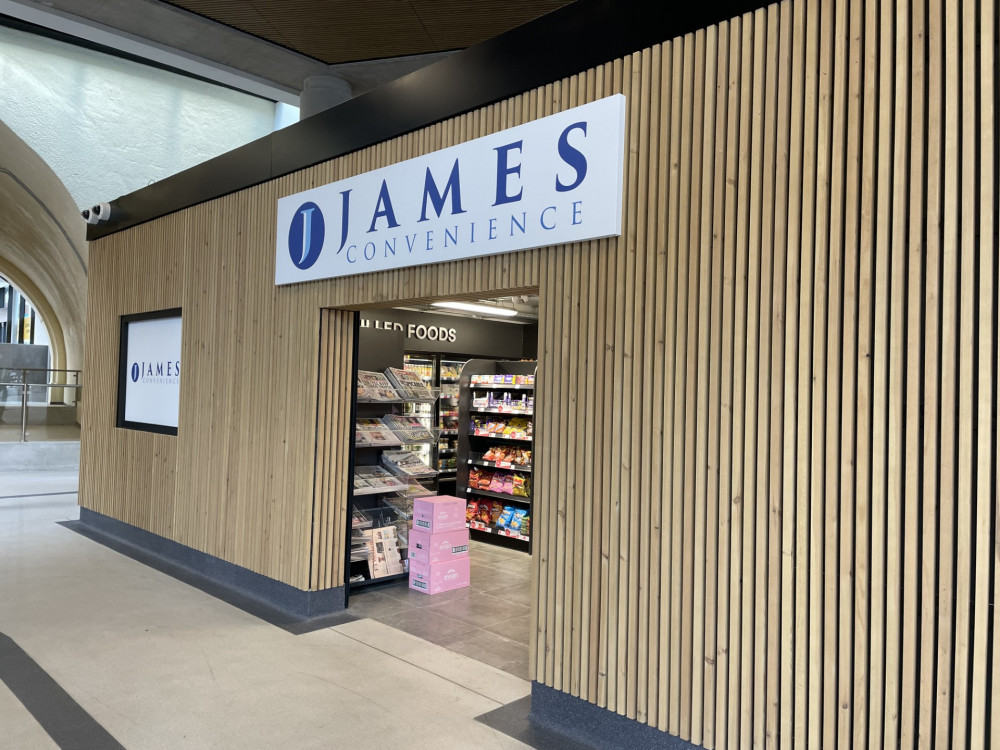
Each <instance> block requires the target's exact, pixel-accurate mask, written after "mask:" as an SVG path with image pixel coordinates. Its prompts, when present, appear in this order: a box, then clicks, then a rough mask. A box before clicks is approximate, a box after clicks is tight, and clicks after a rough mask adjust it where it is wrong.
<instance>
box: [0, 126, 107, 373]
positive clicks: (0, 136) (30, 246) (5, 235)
mask: <svg viewBox="0 0 1000 750" xmlns="http://www.w3.org/2000/svg"><path fill="white" fill-rule="evenodd" d="M85 228H86V224H85V223H84V222H83V220H82V219H81V218H80V215H79V212H78V209H77V207H76V205H75V204H74V202H73V199H72V197H71V196H70V194H69V192H68V191H67V190H66V188H65V186H64V185H63V184H62V182H61V181H60V180H59V178H58V177H57V176H56V174H55V173H54V172H53V171H52V169H51V168H50V167H49V166H48V164H46V163H45V161H44V160H43V159H42V158H41V157H40V156H39V155H38V154H37V153H36V152H35V151H34V150H32V149H31V147H29V146H28V145H27V144H26V143H25V142H24V141H22V140H21V139H20V138H19V137H18V136H17V135H16V134H15V133H14V132H13V131H12V130H11V129H10V128H8V127H7V126H6V125H4V124H3V123H2V122H0V274H2V275H3V276H5V277H6V278H8V279H10V281H11V282H13V283H14V284H15V285H16V286H17V287H19V288H20V289H21V290H22V291H23V292H24V294H25V295H27V296H28V297H29V298H30V299H31V301H32V303H33V304H34V305H35V308H36V309H37V310H38V312H39V314H40V315H41V316H42V319H43V320H44V322H45V325H46V327H47V328H48V331H49V338H50V343H51V347H52V367H53V368H56V369H82V368H83V341H84V331H85V325H86V305H87V244H86V231H85Z"/></svg>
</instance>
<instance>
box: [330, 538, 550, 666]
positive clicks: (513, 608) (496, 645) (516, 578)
mask: <svg viewBox="0 0 1000 750" xmlns="http://www.w3.org/2000/svg"><path fill="white" fill-rule="evenodd" d="M469 554H470V556H471V557H472V574H471V583H470V586H469V588H465V589H458V590H457V591H448V592H446V593H444V594H436V595H434V596H428V595H426V594H421V593H419V592H416V591H412V590H411V589H410V588H409V587H408V586H407V582H406V581H398V582H395V583H392V584H389V585H388V586H386V587H382V588H367V589H361V590H359V591H356V592H353V593H352V594H351V598H350V604H349V609H350V612H352V613H353V614H356V615H362V616H364V617H370V618H373V619H375V620H378V621H379V622H383V623H385V624H386V625H390V626H392V627H394V628H398V629H399V630H403V631H405V632H407V633H411V634H412V635H416V636H418V637H420V638H423V639H425V640H429V641H431V642H433V643H437V644H440V645H442V646H444V647H445V648H447V649H449V650H451V651H455V652H457V653H460V654H464V655H466V656H471V657H472V658H473V659H477V660H479V661H482V662H484V663H486V664H490V665H492V666H494V667H497V668H498V669H502V670H504V671H505V672H510V673H511V674H513V675H516V676H518V677H520V678H522V679H525V680H526V679H528V634H529V630H530V627H531V625H530V622H529V616H530V613H531V609H530V600H531V577H530V576H531V558H530V557H529V556H528V555H527V554H526V553H524V552H519V551H517V550H512V549H505V548H503V547H497V546H495V545H490V544H484V543H482V542H476V541H473V542H472V543H471V544H470V546H469Z"/></svg>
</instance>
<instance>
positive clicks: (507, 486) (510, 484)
mask: <svg viewBox="0 0 1000 750" xmlns="http://www.w3.org/2000/svg"><path fill="white" fill-rule="evenodd" d="M500 491H501V492H503V493H504V494H505V495H513V494H514V477H512V476H511V475H510V474H508V475H507V476H505V477H504V478H503V489H502V490H500Z"/></svg>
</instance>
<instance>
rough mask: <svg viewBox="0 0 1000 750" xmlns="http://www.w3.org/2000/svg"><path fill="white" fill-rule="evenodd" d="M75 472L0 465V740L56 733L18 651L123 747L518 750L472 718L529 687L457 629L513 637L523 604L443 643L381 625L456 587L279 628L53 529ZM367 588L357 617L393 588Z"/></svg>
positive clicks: (502, 576) (497, 564)
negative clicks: (334, 621) (472, 647)
mask: <svg viewBox="0 0 1000 750" xmlns="http://www.w3.org/2000/svg"><path fill="white" fill-rule="evenodd" d="M76 482H77V478H76V473H75V472H66V473H53V472H49V473H45V474H37V473H34V472H14V473H3V472H0V634H2V635H5V636H8V637H9V638H10V639H12V642H13V644H15V645H16V649H15V648H12V647H9V646H8V647H6V650H4V648H0V727H2V739H0V746H2V747H11V748H17V749H18V750H32V749H33V748H52V747H57V744H56V742H55V741H54V740H53V739H52V737H51V736H50V734H53V733H56V734H58V732H57V731H56V730H59V731H62V732H64V734H63V735H62V736H63V737H65V731H67V727H65V726H63V727H61V728H59V727H53V726H52V721H54V720H53V719H52V716H51V712H50V715H49V716H48V717H44V716H42V714H44V710H38V708H37V706H38V704H37V703H32V701H31V700H28V698H30V697H31V696H30V695H28V694H26V693H24V692H23V681H22V683H20V686H21V688H22V692H21V693H20V696H21V697H20V698H19V697H18V696H16V695H15V692H16V686H17V685H18V684H19V683H18V682H17V681H18V679H22V678H23V670H22V674H21V676H20V677H19V676H18V675H17V674H14V672H15V671H16V670H12V669H11V664H12V659H11V653H12V652H13V651H15V650H16V651H17V652H18V653H21V652H22V651H23V654H24V655H26V656H25V657H24V658H25V659H29V660H33V661H34V663H35V664H37V666H38V667H39V668H40V670H39V671H40V672H42V674H43V675H44V674H45V673H47V677H50V678H51V680H52V685H54V686H57V687H59V688H61V689H62V690H64V691H65V692H66V693H67V694H68V699H70V700H71V701H75V703H76V704H78V707H79V711H80V713H82V714H83V715H85V716H88V717H89V718H90V719H92V720H93V722H95V723H96V725H98V726H99V728H103V730H105V731H106V732H107V733H109V734H110V735H111V736H112V737H113V738H114V739H115V740H117V742H118V743H120V744H121V745H122V746H124V747H126V748H130V749H131V748H178V747H184V748H274V747H284V748H357V747H406V748H411V749H419V748H435V750H441V749H442V748H524V747H527V745H524V744H522V743H520V742H518V741H516V740H514V739H511V738H510V737H508V736H507V735H504V734H502V733H500V732H497V731H496V730H494V729H491V728H489V727H487V726H485V725H484V724H482V723H479V722H477V721H475V720H474V718H475V717H476V716H479V715H481V714H483V713H486V712H488V711H492V710H494V709H497V708H499V707H500V706H502V705H505V704H508V703H511V702H513V701H516V700H518V699H521V698H523V697H524V696H526V695H528V694H529V692H530V685H529V683H528V682H526V681H525V680H523V679H521V678H520V677H518V676H515V674H511V672H517V671H518V669H517V668H516V667H515V666H514V663H513V662H514V659H513V657H512V658H511V663H510V665H508V666H507V667H506V669H507V671H504V669H498V668H497V667H494V666H491V665H489V664H485V663H483V662H481V661H478V660H476V659H472V658H469V657H468V656H466V655H464V654H463V653H461V652H462V651H463V647H462V646H461V645H460V642H461V641H462V638H463V636H465V635H468V634H469V633H472V634H474V635H476V636H478V637H479V638H480V639H482V638H484V637H488V636H484V635H483V634H487V633H492V634H494V635H496V636H497V637H500V638H506V639H507V640H510V642H511V643H512V644H515V645H516V641H515V640H514V639H513V638H508V635H514V634H515V633H514V631H515V630H519V629H521V628H522V625H521V622H522V618H523V617H524V614H523V613H522V612H521V610H520V609H517V607H523V606H524V605H523V604H517V603H511V605H510V606H511V607H513V609H511V610H509V611H510V612H511V613H513V616H511V617H508V618H505V619H500V620H497V621H496V622H485V621H483V622H479V623H478V624H476V623H471V622H468V621H467V620H468V619H469V617H470V615H466V616H465V619H464V620H460V622H462V623H463V625H462V626H461V627H462V628H465V629H464V631H463V632H462V633H453V634H452V635H451V636H448V637H440V638H438V639H437V640H438V641H439V643H443V644H445V645H438V644H435V643H430V642H428V641H426V640H423V639H421V638H418V637H416V636H414V635H412V634H411V633H408V632H404V631H403V630H400V629H397V628H394V627H390V625H389V624H387V623H391V622H392V617H393V616H399V615H404V616H405V613H406V612H408V611H410V610H415V609H417V608H418V605H419V606H420V607H421V608H426V611H427V612H431V613H433V614H435V615H436V616H438V617H442V618H445V619H447V618H448V615H449V612H450V614H451V615H452V616H453V618H452V619H457V618H458V615H457V614H456V613H459V614H460V611H461V607H462V606H465V605H460V604H459V603H458V598H457V597H451V601H447V600H445V599H440V598H439V597H425V596H423V595H417V594H414V596H421V597H422V599H421V600H419V602H414V603H412V604H410V605H409V606H408V607H402V606H401V607H400V608H399V610H398V611H397V612H394V613H389V612H387V611H384V612H381V613H378V617H379V618H380V620H381V621H379V620H375V619H360V620H358V621H356V622H350V623H347V624H343V625H339V626H336V627H332V628H327V629H323V630H319V631H315V632H312V633H309V634H306V635H299V636H296V635H291V634H290V633H288V632H287V631H285V630H282V629H281V628H278V627H274V626H272V625H269V624H267V623H265V622H263V621H261V620H259V619H257V618H255V617H253V616H251V615H249V614H247V613H245V612H243V611H241V610H239V609H236V608H234V607H232V606H230V605H228V604H226V603H224V602H222V601H220V600H218V599H215V598H214V597H211V596H209V595H208V594H205V593H203V592H201V591H199V590H198V589H195V588H192V587H190V586H187V585H185V584H183V583H181V582H179V581H177V580H175V579H173V578H171V577H169V576H166V575H164V574H162V573H159V572H157V571H155V570H153V569H151V568H148V567H146V566H144V565H142V564H140V563H137V562H135V561H133V560H131V559H129V558H126V557H124V556H122V555H119V554H117V553H116V552H113V551H111V550H109V549H107V548H106V547H104V546H102V545H100V544H97V543H95V542H92V541H90V540H89V539H86V538H85V537H83V536H80V535H79V534H76V533H73V532H72V531H70V530H68V529H66V528H64V527H62V526H60V525H58V523H57V521H60V520H72V519H75V518H77V516H78V511H77V507H76V495H75V490H76V486H77V484H76ZM481 557H482V559H481V560H480V561H479V563H477V567H481V568H482V570H483V571H484V572H482V573H481V576H482V577H483V580H486V578H488V577H489V576H493V577H494V579H495V580H496V584H495V585H496V589H495V591H499V590H500V589H502V588H505V587H504V586H501V585H500V584H501V583H503V582H507V587H510V586H520V583H519V582H518V581H515V582H514V583H510V582H509V581H510V580H512V579H511V576H514V575H517V576H518V577H520V575H519V571H513V570H505V569H504V563H505V561H504V560H503V559H499V557H500V556H497V555H493V554H490V551H489V550H487V554H486V555H485V556H481ZM494 557H496V558H497V559H493V558H494ZM525 559H526V558H525ZM475 578H476V573H475V571H474V572H473V580H475ZM467 596H468V597H469V600H468V601H469V602H478V603H482V602H484V601H485V600H484V599H481V597H486V596H490V595H489V594H487V593H483V592H482V591H476V590H472V591H470V592H468V593H467ZM368 597H369V598H368V602H369V604H367V605H364V604H359V602H364V599H362V598H361V597H355V604H356V607H355V608H353V609H354V610H355V614H361V611H362V608H363V607H364V606H369V607H371V608H372V609H373V611H372V614H375V613H374V608H375V606H376V605H375V602H377V601H380V600H381V599H382V598H390V599H394V600H395V599H396V598H397V597H405V592H404V593H402V594H401V593H400V592H398V591H397V592H396V593H395V594H393V593H392V592H376V591H372V592H368ZM492 598H493V599H494V600H495V601H501V599H499V598H497V597H496V596H495V595H494V596H493V597H492ZM435 600H436V601H435ZM400 602H401V604H407V602H405V601H403V600H402V599H400ZM391 603H392V602H390V604H391ZM453 608H458V609H453ZM474 609H475V608H474V607H471V606H470V607H469V610H468V611H469V612H472V611H473V610H474ZM488 619H496V618H492V617H491V618H488ZM502 623H507V625H506V626H504V627H503V628H501V632H499V633H498V632H496V630H497V628H496V626H497V625H501V624H502ZM395 624H396V625H399V624H400V623H398V622H397V623H395ZM491 628H492V629H491ZM505 633H506V635H505ZM4 643H7V641H6V640H4ZM446 645H447V646H448V647H447V648H446V647H445V646H446ZM507 648H508V650H509V649H510V648H511V647H510V646H507ZM512 653H513V652H512ZM517 658H518V659H519V658H520V656H518V657H517ZM522 674H523V673H522ZM46 679H47V678H46ZM26 696H27V697H26ZM25 702H27V703H29V704H32V705H33V706H34V707H35V710H34V712H30V711H29V710H28V709H27V708H26V707H25ZM41 705H42V707H43V709H44V702H43V703H42V704H41ZM68 713H72V712H64V714H68ZM40 719H41V720H42V721H41V723H40ZM71 719H72V716H69V717H67V716H66V715H64V717H63V721H64V722H65V721H69V720H71ZM43 725H44V726H43ZM47 730H48V731H47ZM68 731H73V727H69V729H68ZM81 731H82V730H81ZM63 744H64V746H67V745H66V743H65V742H63ZM77 746H84V747H85V746H86V745H77Z"/></svg>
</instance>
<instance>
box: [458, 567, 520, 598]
mask: <svg viewBox="0 0 1000 750" xmlns="http://www.w3.org/2000/svg"><path fill="white" fill-rule="evenodd" d="M471 584H472V588H473V589H474V590H475V591H482V592H485V593H492V592H493V591H494V590H496V589H502V588H506V587H508V586H514V585H521V586H527V587H528V588H529V589H530V588H531V583H530V579H529V578H528V577H527V576H522V575H516V574H513V573H509V572H507V571H504V570H499V569H497V568H496V567H494V566H493V565H488V566H486V567H482V568H476V570H475V573H474V574H473V575H472V579H471Z"/></svg>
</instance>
